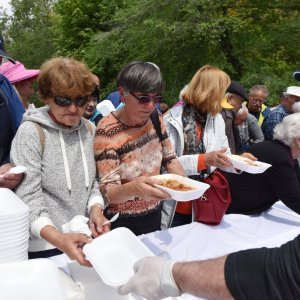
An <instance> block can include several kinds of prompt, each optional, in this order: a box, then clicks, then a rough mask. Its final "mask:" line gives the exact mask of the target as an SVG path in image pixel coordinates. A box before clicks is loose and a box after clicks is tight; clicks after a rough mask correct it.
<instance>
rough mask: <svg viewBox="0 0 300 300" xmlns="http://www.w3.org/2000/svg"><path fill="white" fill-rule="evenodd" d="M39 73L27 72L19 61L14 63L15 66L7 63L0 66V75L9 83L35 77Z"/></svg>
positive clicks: (35, 71)
mask: <svg viewBox="0 0 300 300" xmlns="http://www.w3.org/2000/svg"><path fill="white" fill-rule="evenodd" d="M39 73H40V70H27V69H26V68H25V66H24V65H23V64H22V63H20V62H19V61H16V64H13V63H11V62H10V61H9V62H6V63H4V64H3V65H1V66H0V74H3V75H4V76H5V77H6V78H7V79H8V80H9V81H10V82H11V83H16V82H20V81H23V80H25V79H29V78H34V77H37V76H38V75H39Z"/></svg>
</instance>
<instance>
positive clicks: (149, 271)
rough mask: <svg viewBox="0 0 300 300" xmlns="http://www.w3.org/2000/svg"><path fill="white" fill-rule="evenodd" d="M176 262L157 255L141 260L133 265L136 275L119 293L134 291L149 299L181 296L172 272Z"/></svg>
mask: <svg viewBox="0 0 300 300" xmlns="http://www.w3.org/2000/svg"><path fill="white" fill-rule="evenodd" d="M174 264H175V261H167V260H165V259H163V258H162V257H156V256H150V257H145V258H143V259H141V260H139V261H138V262H136V263H135V264H134V266H133V269H134V272H135V275H134V276H133V277H132V278H131V279H130V280H129V281H128V282H127V283H126V284H124V285H122V286H120V287H119V289H118V293H119V294H121V295H125V294H128V293H131V292H134V293H136V294H137V295H140V296H142V297H144V298H146V299H149V300H158V299H163V298H166V297H177V296H180V295H181V294H182V293H181V291H180V290H179V288H178V286H177V284H176V282H175V280H174V278H173V274H172V269H173V265H174Z"/></svg>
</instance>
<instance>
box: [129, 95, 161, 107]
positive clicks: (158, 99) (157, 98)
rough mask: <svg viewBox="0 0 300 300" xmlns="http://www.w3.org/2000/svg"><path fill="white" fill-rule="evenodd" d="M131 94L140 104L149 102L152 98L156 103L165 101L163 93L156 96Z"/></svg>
mask: <svg viewBox="0 0 300 300" xmlns="http://www.w3.org/2000/svg"><path fill="white" fill-rule="evenodd" d="M129 93H130V95H132V96H133V97H134V98H135V99H136V100H138V101H139V103H140V104H147V103H149V102H150V101H151V100H153V102H154V103H155V104H157V103H160V102H162V101H163V96H162V95H158V96H155V97H150V96H147V95H142V96H136V95H135V94H133V93H131V92H129Z"/></svg>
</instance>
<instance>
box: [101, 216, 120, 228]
mask: <svg viewBox="0 0 300 300" xmlns="http://www.w3.org/2000/svg"><path fill="white" fill-rule="evenodd" d="M119 214H120V213H116V214H115V215H114V216H113V217H112V218H111V219H110V220H107V221H105V222H104V223H103V224H102V226H104V225H106V224H108V223H112V222H114V221H116V220H117V219H118V218H119Z"/></svg>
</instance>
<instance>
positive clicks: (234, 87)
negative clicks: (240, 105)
mask: <svg viewBox="0 0 300 300" xmlns="http://www.w3.org/2000/svg"><path fill="white" fill-rule="evenodd" d="M227 92H228V93H231V94H236V95H239V96H240V97H242V98H243V99H244V100H245V101H247V100H248V93H247V92H246V90H245V88H244V87H243V86H242V85H241V84H240V83H239V82H237V81H234V80H233V81H231V83H230V85H229V87H228V88H227Z"/></svg>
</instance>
